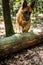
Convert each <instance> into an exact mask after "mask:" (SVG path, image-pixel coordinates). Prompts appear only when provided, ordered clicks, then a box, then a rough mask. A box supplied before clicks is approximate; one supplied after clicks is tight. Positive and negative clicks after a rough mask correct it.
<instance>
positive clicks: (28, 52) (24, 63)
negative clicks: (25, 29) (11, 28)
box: [0, 22, 43, 65]
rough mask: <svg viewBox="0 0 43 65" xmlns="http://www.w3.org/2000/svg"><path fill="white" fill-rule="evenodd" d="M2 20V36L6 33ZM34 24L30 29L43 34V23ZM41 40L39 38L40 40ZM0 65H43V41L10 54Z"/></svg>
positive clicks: (0, 24)
mask: <svg viewBox="0 0 43 65" xmlns="http://www.w3.org/2000/svg"><path fill="white" fill-rule="evenodd" d="M3 24H4V23H3V22H0V38H1V37H2V36H3V35H5V27H4V26H3ZM33 26H35V24H34V25H32V26H31V27H30V30H32V31H33V32H34V33H35V34H40V33H41V32H42V34H43V24H42V23H41V24H37V27H35V28H34V27H33ZM38 41H39V40H38ZM0 65H43V43H40V44H38V45H35V46H33V47H29V48H27V49H24V50H21V51H19V52H17V53H13V54H10V55H9V56H8V57H7V58H5V59H3V60H1V61H0Z"/></svg>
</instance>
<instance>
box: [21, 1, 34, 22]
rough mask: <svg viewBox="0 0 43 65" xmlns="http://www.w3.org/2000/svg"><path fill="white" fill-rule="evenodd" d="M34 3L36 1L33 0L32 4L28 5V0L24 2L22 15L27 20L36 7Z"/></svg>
mask: <svg viewBox="0 0 43 65" xmlns="http://www.w3.org/2000/svg"><path fill="white" fill-rule="evenodd" d="M34 5H35V1H33V2H32V3H31V4H30V5H28V3H27V1H26V0H24V2H23V4H22V15H23V18H24V20H25V21H29V20H30V15H31V12H32V10H33V8H34Z"/></svg>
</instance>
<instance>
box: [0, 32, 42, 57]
mask: <svg viewBox="0 0 43 65" xmlns="http://www.w3.org/2000/svg"><path fill="white" fill-rule="evenodd" d="M40 42H42V43H43V34H40V35H36V34H34V33H33V32H29V33H22V34H15V35H12V36H10V37H6V38H4V39H0V57H3V56H6V55H8V54H9V53H13V52H17V51H18V50H22V49H24V48H27V47H29V46H33V45H35V44H38V43H40Z"/></svg>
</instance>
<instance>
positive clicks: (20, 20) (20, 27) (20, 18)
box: [16, 0, 35, 33]
mask: <svg viewBox="0 0 43 65" xmlns="http://www.w3.org/2000/svg"><path fill="white" fill-rule="evenodd" d="M34 5H35V1H33V2H32V3H31V4H30V5H28V3H27V1H26V0H24V2H23V4H22V6H21V7H20V9H19V10H18V12H17V15H16V33H22V32H28V30H29V28H30V26H31V20H30V18H31V13H32V10H33V8H34Z"/></svg>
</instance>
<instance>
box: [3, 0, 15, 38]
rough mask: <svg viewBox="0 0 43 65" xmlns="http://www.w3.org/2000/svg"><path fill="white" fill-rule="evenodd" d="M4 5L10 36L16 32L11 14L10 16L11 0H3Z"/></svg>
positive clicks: (6, 27)
mask: <svg viewBox="0 0 43 65" xmlns="http://www.w3.org/2000/svg"><path fill="white" fill-rule="evenodd" d="M2 7H3V15H4V23H5V30H6V36H7V37H8V36H11V35H13V34H14V30H13V26H12V22H11V16H10V6H9V0H2Z"/></svg>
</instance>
